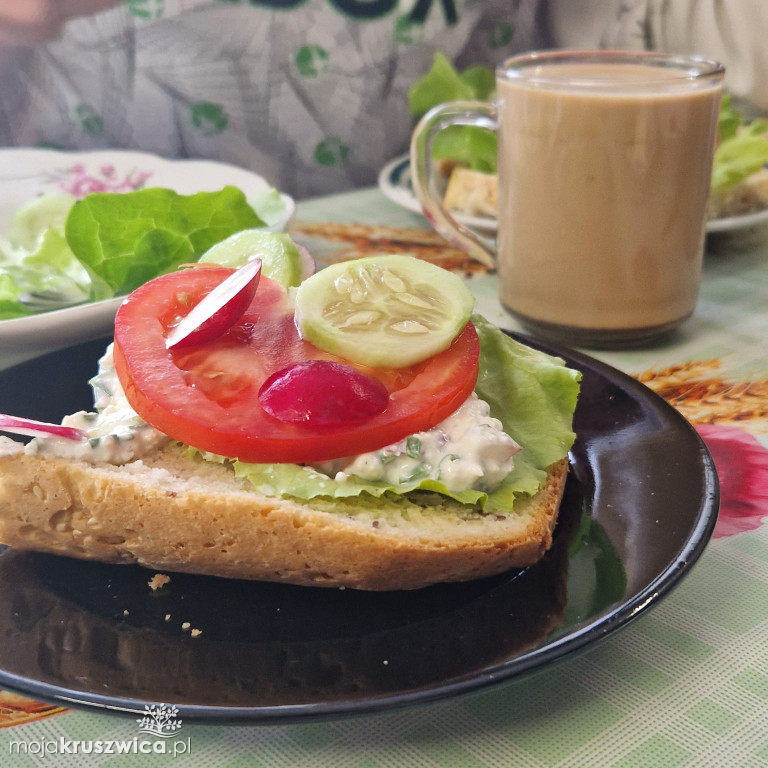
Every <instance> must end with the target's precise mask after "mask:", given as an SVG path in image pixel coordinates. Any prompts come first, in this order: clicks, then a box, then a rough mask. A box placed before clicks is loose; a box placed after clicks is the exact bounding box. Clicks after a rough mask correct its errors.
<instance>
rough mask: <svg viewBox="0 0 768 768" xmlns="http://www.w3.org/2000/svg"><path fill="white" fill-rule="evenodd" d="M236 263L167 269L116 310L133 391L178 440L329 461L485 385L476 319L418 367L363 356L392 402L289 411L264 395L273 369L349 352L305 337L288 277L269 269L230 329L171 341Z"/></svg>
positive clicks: (417, 425) (366, 447)
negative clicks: (199, 339) (204, 338)
mask: <svg viewBox="0 0 768 768" xmlns="http://www.w3.org/2000/svg"><path fill="white" fill-rule="evenodd" d="M231 273H232V270H231V269H225V268H221V269H219V268H208V269H200V270H184V271H181V272H173V273H171V274H168V275H163V276H162V277H158V278H156V279H155V280H152V281H150V282H149V283H146V284H145V285H143V286H141V287H140V288H138V289H137V290H136V291H134V292H133V293H132V294H131V295H130V296H129V297H128V298H127V299H126V300H125V302H124V303H123V304H122V305H121V307H120V309H119V311H118V313H117V317H116V319H115V348H114V355H115V369H116V371H117V375H118V377H119V379H120V382H121V384H122V385H123V388H124V389H125V394H126V397H127V398H128V402H129V403H130V404H131V406H132V407H133V408H134V410H135V411H136V412H137V413H138V414H139V415H140V416H141V418H143V419H144V420H145V421H146V422H147V423H148V424H151V425H152V426H154V427H155V428H156V429H159V430H160V431H162V432H164V433H165V434H167V435H169V436H170V437H172V438H174V439H176V440H179V441H181V442H184V443H187V444H188V445H192V446H194V447H195V448H199V449H201V450H204V451H210V452H212V453H216V454H219V455H222V456H228V457H230V458H237V459H240V460H242V461H248V462H289V463H308V462H315V461H325V460H329V459H335V458H342V457H345V456H353V455H357V454H360V453H366V452H368V451H373V450H376V449H378V448H382V447H384V446H386V445H389V444H390V443H394V442H396V441H398V440H401V439H402V438H404V437H407V436H408V435H410V434H413V433H414V432H418V431H421V430H425V429H429V428H431V427H433V426H434V425H435V424H437V423H439V422H440V421H442V420H443V419H444V418H446V417H447V416H449V415H450V414H451V413H453V412H454V411H455V410H456V409H457V408H458V407H459V406H460V405H461V404H462V403H463V402H464V400H466V398H467V397H469V395H470V394H471V392H472V390H473V389H474V386H475V382H476V379H477V366H478V355H479V349H480V344H479V341H478V338H477V332H476V331H475V329H474V326H473V325H472V324H471V323H468V324H467V326H466V327H465V328H464V330H463V331H462V332H461V333H460V334H459V336H458V337H457V338H456V339H455V340H454V342H453V344H452V345H451V346H450V347H449V348H448V349H447V350H445V351H444V352H441V353H440V354H438V355H435V356H434V357H431V358H428V359H427V360H424V361H422V362H420V363H418V364H416V365H414V366H411V367H409V368H398V369H385V368H368V367H365V366H362V365H355V366H354V367H355V368H357V369H359V370H361V371H363V372H365V373H366V374H368V375H370V376H373V377H375V378H377V379H378V380H379V381H381V382H382V383H383V384H384V386H385V387H386V388H387V391H388V392H389V401H388V404H387V407H386V408H385V409H384V410H383V411H382V412H381V413H379V414H377V415H375V416H373V417H372V418H370V419H364V420H358V421H354V422H342V423H340V424H331V425H328V424H317V425H313V424H305V423H302V424H296V423H290V422H284V421H280V420H278V419H276V418H274V417H273V416H270V415H269V414H268V413H266V411H265V410H264V409H263V408H262V407H261V404H260V403H259V397H258V396H259V390H260V388H261V386H262V384H263V383H264V381H266V379H267V378H268V377H269V376H271V375H272V374H273V373H275V372H276V371H279V370H280V369H282V368H285V367H286V366H288V365H291V364H293V363H297V362H299V361H302V360H336V361H341V359H340V358H339V357H336V356H334V355H331V354H329V353H326V352H323V351H322V350H320V349H318V348H317V347H315V346H313V345H312V344H310V343H308V342H306V341H304V340H303V339H302V338H301V337H300V335H299V332H298V331H297V329H296V326H295V324H294V319H293V309H292V307H291V303H290V301H289V297H288V294H287V292H286V291H285V289H284V288H282V287H281V286H280V285H279V284H277V283H275V282H274V281H272V280H270V279H269V278H266V277H262V278H261V282H260V283H259V287H258V290H257V291H256V295H255V297H254V299H253V301H252V302H251V305H250V306H249V308H248V309H247V310H246V312H245V313H244V314H243V315H242V316H241V318H240V319H239V320H238V322H237V323H235V324H234V325H233V326H232V327H231V328H230V329H229V330H228V331H226V333H224V334H223V335H222V336H220V337H219V338H217V339H215V340H213V341H209V342H206V343H201V344H196V345H193V346H189V347H186V348H182V349H170V350H168V349H166V346H165V339H166V336H167V334H168V333H169V331H170V329H171V327H173V325H175V324H176V323H178V322H179V320H180V319H181V318H182V317H183V316H185V315H186V314H187V313H188V312H189V311H190V309H191V308H192V306H194V305H195V304H196V303H197V302H198V301H200V300H201V299H202V298H203V297H204V296H205V295H206V294H207V293H209V292H210V291H211V290H213V288H215V287H216V285H218V284H219V283H220V282H221V281H222V280H224V279H225V278H226V277H228V276H229V275H230V274H231ZM341 362H347V361H341Z"/></svg>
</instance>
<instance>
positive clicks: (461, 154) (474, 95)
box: [408, 52, 498, 173]
mask: <svg viewBox="0 0 768 768" xmlns="http://www.w3.org/2000/svg"><path fill="white" fill-rule="evenodd" d="M495 94H496V80H495V75H494V73H493V70H492V69H490V68H488V67H484V66H479V65H478V66H474V67H468V68H467V69H465V70H464V71H463V72H458V71H457V70H456V69H455V68H454V66H453V64H451V62H450V61H449V60H448V59H447V58H446V57H445V56H444V55H443V54H442V53H439V52H438V53H436V54H435V58H434V61H433V63H432V68H431V69H430V70H429V72H427V74H426V75H424V77H422V78H421V79H420V80H418V81H416V82H415V83H414V84H413V85H412V86H411V88H410V89H409V91H408V108H409V110H410V112H411V115H412V116H413V117H414V118H416V119H419V118H421V117H423V116H424V115H425V114H426V113H427V112H428V111H429V110H430V109H432V107H435V106H437V105H438V104H444V103H445V102H448V101H492V100H493V99H494V98H495ZM497 145H498V142H497V138H496V134H495V133H494V132H493V131H489V130H487V129H485V128H479V127H478V128H476V127H473V126H463V125H462V126H452V127H450V128H447V129H445V130H443V131H441V132H440V133H438V134H437V136H435V140H434V142H433V146H432V156H433V157H434V158H435V159H436V160H452V161H453V162H455V163H457V164H459V165H462V166H465V167H467V168H470V169H472V170H474V171H483V172H485V173H496V157H497V152H498V148H497Z"/></svg>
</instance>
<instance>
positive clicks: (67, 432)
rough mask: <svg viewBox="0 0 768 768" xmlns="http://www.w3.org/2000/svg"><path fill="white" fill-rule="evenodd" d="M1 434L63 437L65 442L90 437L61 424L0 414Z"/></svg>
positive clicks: (81, 431)
mask: <svg viewBox="0 0 768 768" xmlns="http://www.w3.org/2000/svg"><path fill="white" fill-rule="evenodd" d="M0 432H13V433H14V434H16V435H29V436H31V437H61V438H63V439H64V440H74V441H76V442H82V441H84V440H87V439H88V435H87V434H86V433H85V432H83V430H82V429H77V428H75V427H63V426H62V425H61V424H47V423H46V422H44V421H35V420H34V419H24V418H22V417H21V416H8V415H6V414H4V413H0Z"/></svg>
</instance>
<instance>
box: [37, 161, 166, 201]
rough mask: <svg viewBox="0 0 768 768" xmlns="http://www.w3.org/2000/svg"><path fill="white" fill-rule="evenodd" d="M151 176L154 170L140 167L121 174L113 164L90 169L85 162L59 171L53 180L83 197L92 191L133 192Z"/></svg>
mask: <svg viewBox="0 0 768 768" xmlns="http://www.w3.org/2000/svg"><path fill="white" fill-rule="evenodd" d="M151 176H152V171H142V170H139V169H134V170H131V171H128V172H127V173H125V174H119V173H118V171H117V169H116V168H115V166H114V165H111V164H107V165H102V166H101V167H99V168H98V169H96V170H94V171H89V170H88V168H87V167H86V165H85V164H84V163H75V164H74V165H72V166H69V167H68V168H63V169H61V170H60V171H58V172H57V173H56V174H55V175H54V178H53V179H52V182H53V183H55V184H56V185H57V186H58V187H59V189H61V190H62V191H63V192H67V193H68V194H70V195H73V196H74V197H77V198H82V197H85V195H89V194H91V193H92V192H133V191H135V190H137V189H142V188H143V187H144V185H145V184H146V182H147V180H148V179H149V178H150V177H151Z"/></svg>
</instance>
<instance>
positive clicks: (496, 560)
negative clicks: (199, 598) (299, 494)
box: [0, 445, 568, 590]
mask: <svg viewBox="0 0 768 768" xmlns="http://www.w3.org/2000/svg"><path fill="white" fill-rule="evenodd" d="M567 473H568V462H567V459H563V460H562V461H560V462H558V463H556V464H553V465H552V466H551V467H549V470H548V474H547V480H546V482H545V484H544V486H543V488H542V489H541V491H540V492H539V493H538V494H536V495H535V496H533V497H530V498H528V497H523V498H521V499H518V500H517V501H516V503H515V508H514V509H513V510H511V511H509V512H508V513H506V514H498V513H496V514H483V513H481V512H480V511H478V510H476V509H474V508H470V507H467V506H466V505H462V504H459V503H458V502H455V501H453V500H451V499H448V498H446V497H443V496H440V495H438V494H434V493H427V492H419V493H411V494H408V495H407V496H400V497H398V496H395V495H394V494H392V495H388V496H385V497H382V498H381V499H375V498H373V497H371V496H367V495H366V496H361V497H356V498H354V499H346V500H330V499H318V500H314V501H311V502H299V501H296V500H291V499H282V498H273V497H269V496H265V495H263V494H261V493H259V492H258V491H256V490H255V489H254V487H253V486H252V485H251V484H250V483H249V482H248V481H247V480H245V479H241V478H237V477H235V474H234V472H233V471H232V469H231V468H230V467H229V466H228V465H227V464H217V463H212V462H208V461H204V460H193V459H191V458H190V457H189V456H188V455H187V453H186V452H184V451H183V449H181V448H179V447H178V446H174V445H169V446H166V447H164V448H162V449H158V450H156V451H154V452H153V453H151V454H149V455H147V456H146V457H144V458H143V459H142V460H141V461H135V462H133V463H131V464H128V465H124V466H120V467H117V466H113V465H109V464H99V465H92V464H88V463H85V462H81V461H72V460H68V459H62V458H52V457H45V456H40V455H26V454H24V453H23V452H21V451H15V452H14V451H8V452H7V455H3V456H0V543H3V544H6V545H8V546H11V547H15V548H18V549H25V550H36V551H40V552H48V553H53V554H60V555H66V556H69V557H77V558H83V559H91V560H99V561H103V562H110V563H138V564H140V565H143V566H146V567H147V568H151V569H154V570H159V571H181V572H187V573H198V574H208V575H213V576H221V577H229V578H238V579H256V580H264V581H277V582H285V583H291V584H301V585H313V586H326V587H350V588H357V589H368V590H395V589H414V588H419V587H423V586H427V585H429V584H432V583H435V582H442V581H466V580H469V579H475V578H479V577H484V576H490V575H493V574H497V573H501V572H503V571H505V570H508V569H510V568H514V567H522V566H526V565H530V564H532V563H534V562H536V561H537V560H538V559H539V558H540V557H541V556H542V555H543V554H544V552H545V551H546V550H547V549H548V548H549V546H550V544H551V542H552V533H553V530H554V527H555V523H556V520H557V513H558V508H559V505H560V501H561V498H562V494H563V490H564V486H565V480H566V476H567Z"/></svg>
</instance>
